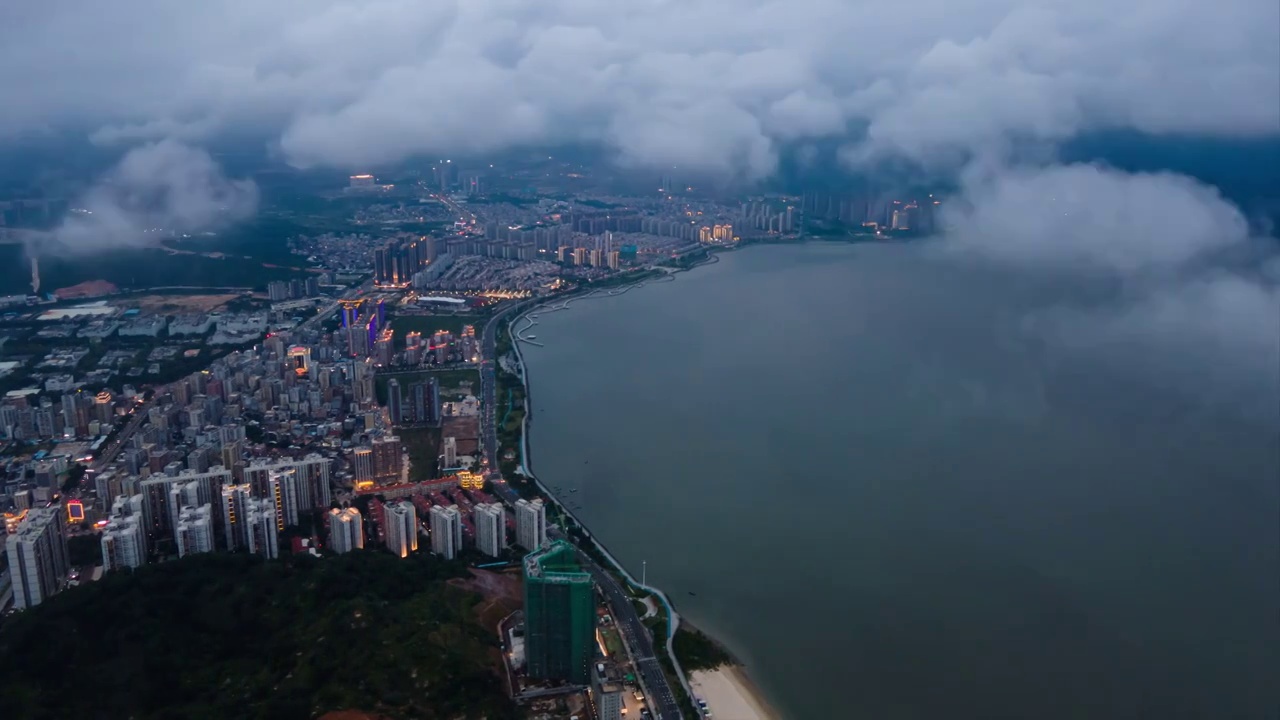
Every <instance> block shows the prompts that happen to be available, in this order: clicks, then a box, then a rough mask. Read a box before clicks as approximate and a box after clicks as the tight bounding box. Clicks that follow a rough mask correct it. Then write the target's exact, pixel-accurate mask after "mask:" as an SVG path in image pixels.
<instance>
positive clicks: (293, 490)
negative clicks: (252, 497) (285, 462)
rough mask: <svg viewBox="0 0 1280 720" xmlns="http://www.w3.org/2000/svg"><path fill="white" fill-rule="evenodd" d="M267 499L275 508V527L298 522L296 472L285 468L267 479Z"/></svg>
mask: <svg viewBox="0 0 1280 720" xmlns="http://www.w3.org/2000/svg"><path fill="white" fill-rule="evenodd" d="M267 500H269V501H271V504H272V506H273V507H274V508H275V510H276V529H277V530H284V529H285V528H286V527H293V526H295V525H297V524H298V472H297V471H296V470H294V469H293V468H285V469H283V470H279V471H276V472H273V473H271V475H270V477H269V478H268V479H267Z"/></svg>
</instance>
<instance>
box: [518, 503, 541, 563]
mask: <svg viewBox="0 0 1280 720" xmlns="http://www.w3.org/2000/svg"><path fill="white" fill-rule="evenodd" d="M516 543H517V544H518V545H520V547H522V548H524V549H525V550H528V551H529V552H534V551H536V550H538V549H539V548H541V547H543V546H545V545H546V544H547V509H546V508H545V507H543V505H542V500H534V501H532V502H530V501H528V500H525V499H524V498H521V499H519V500H517V501H516Z"/></svg>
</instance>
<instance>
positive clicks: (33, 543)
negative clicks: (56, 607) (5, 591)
mask: <svg viewBox="0 0 1280 720" xmlns="http://www.w3.org/2000/svg"><path fill="white" fill-rule="evenodd" d="M63 517H64V516H63V514H62V507H61V506H58V505H54V506H52V507H47V508H32V509H30V510H28V511H27V514H26V517H24V518H23V520H22V522H21V523H20V524H19V525H18V531H17V532H16V533H14V534H13V535H10V536H9V542H8V546H7V552H8V556H9V573H10V574H11V576H12V579H13V606H14V607H15V608H17V609H18V610H25V609H27V608H29V607H35V606H36V605H39V604H40V603H42V602H44V601H45V600H47V599H49V597H51V596H53V595H55V594H56V593H57V592H58V591H59V590H61V589H62V587H63V582H64V580H65V579H66V577H67V569H68V568H69V567H70V565H71V562H70V560H69V558H68V557H67V541H66V538H65V537H64V536H63V534H62V523H63V520H62V518H63Z"/></svg>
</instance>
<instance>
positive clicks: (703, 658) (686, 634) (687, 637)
mask: <svg viewBox="0 0 1280 720" xmlns="http://www.w3.org/2000/svg"><path fill="white" fill-rule="evenodd" d="M671 644H672V648H673V649H674V650H675V652H676V659H677V660H679V661H680V667H681V669H683V670H684V671H685V672H693V671H695V670H714V669H716V668H718V667H720V666H721V665H728V664H730V663H732V662H733V658H732V657H731V656H730V655H729V653H728V651H726V650H725V649H724V648H723V647H721V646H720V645H719V644H718V643H716V641H715V640H712V639H711V638H709V637H707V636H706V635H704V634H703V633H702V632H701V631H699V630H698V629H697V628H694V627H692V626H690V625H689V624H688V622H682V623H681V624H680V627H679V628H677V629H676V636H675V638H674V639H673V640H672V641H671Z"/></svg>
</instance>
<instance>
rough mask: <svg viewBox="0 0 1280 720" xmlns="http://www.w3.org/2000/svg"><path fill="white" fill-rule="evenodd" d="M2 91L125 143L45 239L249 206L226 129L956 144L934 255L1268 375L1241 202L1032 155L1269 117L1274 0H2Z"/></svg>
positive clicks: (391, 141)
mask: <svg viewBox="0 0 1280 720" xmlns="http://www.w3.org/2000/svg"><path fill="white" fill-rule="evenodd" d="M0 98H3V111H2V112H0V142H3V141H5V140H10V141H12V140H18V141H20V140H21V139H22V138H24V137H28V136H30V135H31V134H39V133H42V132H45V131H48V130H51V129H66V128H72V129H75V130H78V131H82V132H84V133H85V134H86V135H88V136H90V137H91V138H92V139H93V140H94V142H97V143H99V144H102V145H106V146H111V147H118V148H119V151H120V152H121V153H122V154H123V155H124V160H123V161H122V163H121V165H120V166H119V167H118V168H116V169H115V170H113V171H112V172H111V173H109V174H108V176H107V177H106V178H105V182H103V183H101V184H100V185H99V186H97V187H95V188H94V189H93V190H92V191H90V193H89V194H88V195H87V196H86V197H85V198H83V203H82V204H84V205H88V206H90V207H92V208H93V209H94V213H95V215H94V216H93V218H94V219H92V220H86V217H87V216H79V217H70V218H68V220H67V221H66V223H64V225H63V227H62V228H61V229H60V230H59V231H58V233H57V234H56V235H57V237H58V239H60V240H61V244H62V245H63V246H64V247H71V248H75V247H80V248H83V249H88V250H93V249H99V248H102V247H107V246H112V245H115V244H122V243H125V242H130V240H129V238H134V237H136V234H137V228H139V227H149V226H151V225H153V224H164V225H166V226H168V227H174V228H183V229H196V228H198V227H200V226H207V225H216V224H217V223H219V222H222V221H226V220H228V219H235V218H239V217H244V216H246V215H247V214H249V213H251V212H252V211H253V207H254V204H255V202H256V194H255V192H254V189H253V187H252V185H251V184H249V183H245V182H241V181H237V180H228V179H227V178H225V177H223V175H222V173H221V171H220V169H219V168H218V167H217V165H216V164H215V163H213V162H212V161H211V160H209V157H208V155H207V154H206V153H205V152H204V151H203V150H201V149H200V146H201V144H202V143H205V142H207V141H209V140H211V139H214V138H216V137H218V136H219V135H220V134H225V133H228V132H230V131H243V130H252V131H253V133H254V134H255V135H257V136H265V137H269V138H271V141H270V145H271V149H272V150H273V151H275V152H278V153H279V154H280V157H283V158H284V159H286V160H287V161H288V162H290V163H292V164H294V165H295V166H298V167H311V166H328V167H338V168H344V169H352V170H355V169H365V168H369V167H371V166H378V165H384V164H387V163H392V162H396V161H399V160H402V159H406V158H411V157H415V156H421V155H445V154H451V153H460V152H476V151H479V152H483V151H489V150H498V149H504V148H509V147H519V146H522V145H535V144H538V145H541V144H549V143H561V142H584V141H585V142H588V143H596V144H599V145H601V146H603V147H605V148H606V149H608V150H609V151H611V153H612V155H613V157H614V159H615V161H616V162H618V163H620V164H622V165H630V166H641V167H660V166H669V165H679V166H681V167H683V168H696V169H698V170H702V171H709V172H714V173H720V174H722V175H725V176H728V177H734V178H738V179H745V180H754V179H762V178H766V177H768V176H769V175H770V174H771V173H773V172H774V171H775V170H776V165H777V159H778V155H779V148H780V147H781V146H782V145H783V144H786V143H791V142H801V141H805V140H819V139H821V140H826V141H831V140H835V141H836V144H837V145H839V146H840V151H839V157H840V159H841V161H842V162H844V163H845V164H847V165H850V166H858V165H859V164H861V163H865V162H867V161H869V160H878V159H883V158H897V159H903V158H905V159H908V160H911V161H913V162H915V163H918V164H919V165H922V166H924V167H925V168H929V167H931V166H934V165H938V164H939V163H937V160H938V159H939V158H943V159H945V160H946V162H945V163H941V165H942V166H943V167H944V168H946V169H947V170H948V171H952V172H954V171H955V169H956V165H955V164H954V159H955V158H963V159H966V160H965V162H966V163H967V167H966V168H964V169H963V170H962V171H960V174H959V175H958V180H959V187H960V192H959V193H958V194H957V196H955V197H954V198H949V199H948V203H947V208H946V214H945V219H946V222H947V223H948V225H949V226H951V227H952V228H953V229H954V231H953V232H952V233H951V237H950V239H949V245H948V247H949V248H950V251H951V252H956V253H960V254H964V255H966V256H972V257H978V258H982V259H984V261H990V262H997V263H1002V264H1006V265H1009V266H1011V267H1015V268H1017V269H1018V270H1019V271H1020V272H1025V273H1036V272H1052V273H1061V272H1077V273H1081V274H1084V275H1092V276H1103V277H1117V278H1120V279H1121V281H1122V283H1123V286H1124V287H1125V288H1126V292H1125V297H1124V298H1123V299H1122V301H1121V303H1120V304H1119V305H1117V306H1111V307H1108V308H1104V309H1103V310H1102V314H1098V312H1097V309H1096V308H1064V309H1063V312H1062V313H1060V314H1059V315H1058V316H1057V317H1055V318H1052V319H1051V320H1052V321H1051V322H1042V323H1038V327H1041V328H1043V329H1045V332H1046V333H1047V334H1048V335H1049V336H1051V337H1056V338H1059V339H1061V338H1068V339H1069V340H1070V343H1074V344H1075V345H1080V344H1082V343H1083V344H1088V342H1086V340H1088V339H1089V338H1092V342H1095V343H1102V344H1106V343H1114V341H1115V340H1116V339H1117V338H1129V339H1132V338H1135V337H1138V338H1148V339H1150V338H1154V337H1157V336H1158V337H1159V338H1164V339H1165V340H1167V339H1169V338H1173V339H1176V340H1178V341H1179V343H1181V345H1177V346H1176V347H1182V348H1184V349H1185V348H1187V347H1191V348H1194V349H1195V350H1196V351H1197V352H1203V351H1205V350H1206V349H1207V350H1210V351H1213V353H1212V354H1214V357H1228V358H1229V357H1232V356H1236V357H1244V356H1247V357H1249V358H1250V362H1249V364H1248V367H1249V368H1250V372H1251V373H1252V374H1253V375H1252V376H1253V377H1257V378H1258V379H1259V380H1265V381H1266V382H1268V383H1271V384H1269V385H1268V386H1267V387H1273V385H1275V384H1280V382H1277V383H1273V382H1272V381H1273V380H1274V379H1275V378H1274V377H1273V375H1274V374H1271V369H1272V368H1276V367H1280V290H1278V289H1277V288H1280V272H1276V270H1277V268H1280V262H1277V261H1276V259H1275V257H1274V245H1269V246H1268V245H1266V244H1265V243H1262V244H1260V243H1259V241H1258V238H1256V237H1251V235H1250V229H1249V227H1248V226H1247V224H1246V223H1245V221H1244V218H1243V217H1242V216H1241V214H1240V212H1239V211H1238V210H1237V209H1236V208H1235V207H1233V206H1232V205H1231V204H1230V203H1228V202H1227V201H1225V200H1223V198H1222V197H1221V196H1220V195H1219V193H1218V192H1217V191H1216V190H1215V189H1214V188H1211V187H1207V186H1204V185H1202V184H1200V183H1198V182H1196V181H1195V180H1192V179H1190V178H1185V177H1178V176H1172V175H1167V174H1126V173H1121V172H1118V171H1115V170H1110V169H1106V168H1101V167H1094V166H1088V165H1070V166H1064V165H1058V164H1054V163H1053V162H1052V160H1047V159H1048V158H1052V157H1053V156H1054V155H1053V152H1052V148H1053V147H1054V146H1055V145H1056V144H1058V143H1061V142H1064V141H1066V140H1069V139H1070V138H1072V137H1074V136H1077V135H1079V134H1080V133H1082V132H1085V131H1094V130H1108V129H1126V130H1137V131H1140V132H1143V133H1148V134H1153V135H1165V136H1173V137H1179V136H1213V137H1225V138H1275V137H1277V136H1280V2H1276V0H1215V1H1214V2H1204V0H1128V1H1127V2H1123V3H1116V2H1114V1H1113V0H1073V1H1072V2H1062V1H1060V0H1054V1H1053V2H1048V1H1042V2H1037V1H1035V0H1030V1H1028V0H1021V1H1016V2H1015V1H1013V0H914V1H911V2H888V1H887V0H875V1H870V2H868V1H864V0H777V1H768V0H630V1H629V2H606V1H605V0H536V1H528V0H468V1H467V2H447V1H426V0H362V1H354V0H352V1H339V0H272V1H271V2H261V0H201V1H200V2H161V1H160V0H152V1H150V2H142V1H140V0H111V1H110V2H103V1H100V0H46V1H44V2H35V0H16V1H14V2H5V3H0ZM1015 142H1016V143H1018V144H1019V145H1020V146H1023V145H1025V144H1026V143H1031V144H1036V143H1039V144H1041V145H1042V146H1043V147H1045V148H1046V150H1047V152H1046V153H1044V154H1043V155H1041V156H1039V157H1040V158H1041V161H1040V162H1030V161H1028V159H1027V158H1026V157H1025V156H1024V157H1021V158H1014V157H1011V156H1010V155H1009V154H1008V153H1007V152H1006V149H1007V148H1008V146H1009V145H1010V144H1012V143H1015ZM140 170H142V171H141V172H139V171H140ZM138 199H142V200H143V201H145V202H142V203H139V202H137V200H138ZM144 205H145V207H147V208H148V210H147V212H145V213H144V212H141V211H140V210H139V208H140V207H142V206H144ZM1259 248H1261V249H1259ZM1224 258H1225V260H1224Z"/></svg>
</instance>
